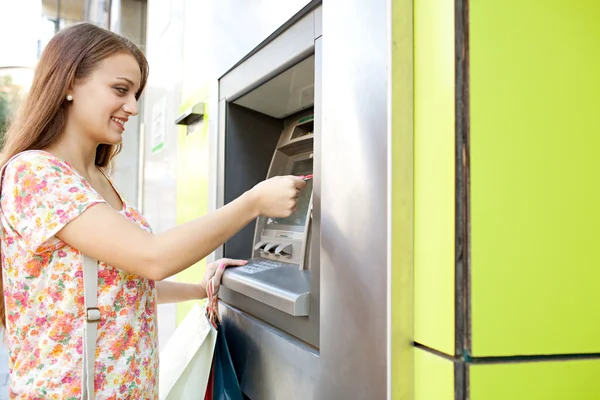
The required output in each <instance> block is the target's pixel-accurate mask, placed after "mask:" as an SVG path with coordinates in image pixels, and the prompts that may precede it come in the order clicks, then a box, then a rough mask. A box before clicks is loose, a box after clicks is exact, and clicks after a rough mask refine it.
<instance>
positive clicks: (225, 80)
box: [219, 13, 315, 101]
mask: <svg viewBox="0 0 600 400" xmlns="http://www.w3.org/2000/svg"><path fill="white" fill-rule="evenodd" d="M314 25H315V20H314V16H313V15H312V13H311V14H309V15H307V16H305V17H303V18H302V19H300V20H299V21H298V22H296V23H295V24H294V25H292V26H291V27H290V28H288V29H287V30H286V31H285V32H283V33H282V34H281V35H280V36H278V37H277V38H275V39H274V40H273V41H272V42H270V43H269V44H268V45H267V46H265V47H264V48H262V49H261V50H260V51H258V52H257V53H256V54H254V55H253V56H252V57H250V58H249V59H247V60H246V61H244V62H243V63H242V64H241V65H239V66H237V67H236V68H235V69H233V70H232V71H230V72H229V73H227V75H225V76H223V77H222V78H221V80H220V91H219V98H220V99H227V100H229V101H233V100H236V98H237V97H239V96H241V95H244V94H246V93H247V92H249V91H250V90H251V89H253V88H255V87H258V86H260V85H261V84H263V83H265V82H266V81H268V80H270V79H271V78H273V77H275V76H276V75H278V74H279V73H281V72H283V71H285V70H286V69H288V68H289V67H291V66H293V65H295V64H297V63H298V62H299V61H300V60H302V59H304V58H306V57H307V56H309V55H310V54H311V53H313V52H314V44H315V39H314V37H315V33H314V32H315V28H314Z"/></svg>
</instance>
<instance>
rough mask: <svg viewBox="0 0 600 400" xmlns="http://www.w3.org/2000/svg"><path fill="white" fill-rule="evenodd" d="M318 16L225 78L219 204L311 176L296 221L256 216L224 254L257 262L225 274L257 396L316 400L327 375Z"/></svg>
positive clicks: (247, 389) (245, 383) (239, 364)
mask: <svg viewBox="0 0 600 400" xmlns="http://www.w3.org/2000/svg"><path fill="white" fill-rule="evenodd" d="M313 16H314V12H313V13H312V14H309V16H308V18H304V19H303V20H300V21H298V22H297V23H296V24H295V27H296V29H294V27H292V28H290V29H288V30H287V31H285V32H283V33H281V35H279V37H278V38H277V39H275V40H274V41H273V42H272V44H271V45H270V46H266V47H265V48H263V49H262V50H260V51H258V52H257V53H256V54H254V55H252V56H250V57H248V59H246V60H245V61H243V62H241V63H240V65H238V66H237V67H236V68H234V69H233V70H232V71H230V72H229V73H228V74H226V75H225V76H224V77H222V78H221V79H220V81H219V92H220V103H219V128H218V129H219V146H218V147H219V156H218V158H219V174H218V180H219V181H218V185H217V186H218V187H220V188H222V191H221V192H220V193H219V196H221V197H220V199H219V201H220V202H221V204H226V203H228V202H230V201H232V200H234V199H236V198H237V197H239V196H240V195H242V194H243V193H244V192H246V191H247V190H249V189H251V188H252V187H253V186H254V185H256V184H257V183H259V182H261V181H263V180H265V179H267V178H270V177H273V176H281V175H297V176H301V175H304V176H307V175H312V177H310V179H307V180H306V183H307V185H306V187H305V189H304V190H303V191H302V192H301V194H300V196H299V199H298V204H297V208H296V211H295V212H294V213H293V214H292V215H291V216H289V217H287V218H265V217H259V218H257V219H256V220H255V221H254V222H252V223H250V224H249V225H248V226H246V227H245V228H244V229H243V230H242V231H240V232H239V233H238V234H237V235H235V236H234V237H232V238H231V239H230V240H229V241H227V242H226V243H225V244H224V245H223V247H222V249H221V251H222V252H221V254H219V256H223V257H229V258H239V259H247V260H249V262H248V264H247V265H245V266H241V267H234V268H228V269H227V270H226V271H225V273H224V275H223V280H222V285H221V289H220V292H219V297H220V299H221V314H222V315H223V321H224V322H223V325H224V327H225V334H226V337H227V340H228V343H229V347H230V350H231V354H232V359H233V362H234V365H235V367H236V371H237V373H238V374H239V379H240V381H241V386H242V390H243V391H244V393H245V394H246V395H247V396H248V397H249V398H250V399H278V398H282V393H289V394H291V396H292V397H290V398H299V399H307V398H314V394H313V390H314V388H315V382H316V380H317V378H318V374H319V370H320V362H319V360H320V358H319V336H320V335H319V333H320V332H319V326H320V306H319V303H320V298H319V297H320V296H319V286H320V282H319V280H320V274H319V254H320V233H319V232H320V229H319V226H320V222H319V218H320V201H319V182H320V180H319V179H320V177H319V172H320V159H321V158H320V146H319V139H318V138H319V133H320V132H319V129H320V125H319V122H320V118H321V116H320V111H319V101H320V100H319V77H318V75H319V63H320V39H318V38H315V36H314V33H315V32H314V21H315V20H314V18H313ZM307 31H308V32H310V35H306V32H307ZM298 35H300V37H299V36H298ZM278 42H279V44H278ZM286 43H292V44H293V45H292V44H290V45H286ZM299 43H300V44H302V43H304V47H298V44H299ZM272 45H275V48H273V47H271V46H272ZM282 49H284V50H282ZM287 49H289V50H291V51H293V52H294V53H293V54H286V50H287ZM315 249H316V251H315ZM291 377H294V378H293V379H291ZM271 380H274V381H277V382H278V384H277V385H271V384H267V383H266V382H268V381H271Z"/></svg>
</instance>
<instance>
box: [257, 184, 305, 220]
mask: <svg viewBox="0 0 600 400" xmlns="http://www.w3.org/2000/svg"><path fill="white" fill-rule="evenodd" d="M305 187H306V182H305V181H304V179H302V178H300V177H297V176H292V175H288V176H275V177H273V178H270V179H267V180H265V181H262V182H260V183H259V184H257V185H256V186H254V187H253V188H252V189H250V193H252V195H253V196H254V200H255V204H256V207H257V209H258V212H259V215H262V216H264V217H272V218H286V217H289V216H290V215H292V213H293V212H294V211H296V201H297V200H298V196H299V195H300V192H301V191H302V189H304V188H305Z"/></svg>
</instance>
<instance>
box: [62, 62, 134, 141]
mask: <svg viewBox="0 0 600 400" xmlns="http://www.w3.org/2000/svg"><path fill="white" fill-rule="evenodd" d="M140 80H141V73H140V66H139V65H138V63H137V61H136V59H135V58H134V57H133V56H132V55H130V54H126V53H122V54H116V55H113V56H111V57H109V58H107V59H105V60H103V61H102V62H101V63H100V64H99V65H98V67H97V68H96V69H95V70H94V72H93V73H92V74H91V76H90V77H89V78H87V79H86V80H85V81H83V82H78V83H76V84H75V85H74V86H73V89H72V90H71V91H69V94H71V95H72V97H73V100H72V101H71V106H70V107H69V114H68V122H67V125H69V126H71V127H73V128H75V129H77V131H78V132H81V133H82V134H85V135H86V136H87V137H88V138H89V139H91V140H92V141H94V142H95V143H97V144H110V145H116V144H119V143H121V141H122V135H123V132H124V130H125V126H124V125H125V123H126V122H127V119H128V118H129V117H130V116H135V115H137V114H138V101H137V98H136V93H137V92H138V90H139V88H140Z"/></svg>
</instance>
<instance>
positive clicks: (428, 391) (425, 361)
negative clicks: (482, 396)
mask: <svg viewBox="0 0 600 400" xmlns="http://www.w3.org/2000/svg"><path fill="white" fill-rule="evenodd" d="M414 374H415V397H414V400H454V363H453V362H452V361H450V360H447V359H445V358H442V357H439V356H436V355H434V354H432V353H429V352H427V351H424V350H421V349H415V372H414ZM473 400H474V399H473Z"/></svg>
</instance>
